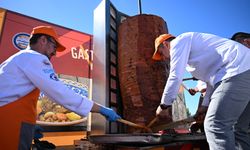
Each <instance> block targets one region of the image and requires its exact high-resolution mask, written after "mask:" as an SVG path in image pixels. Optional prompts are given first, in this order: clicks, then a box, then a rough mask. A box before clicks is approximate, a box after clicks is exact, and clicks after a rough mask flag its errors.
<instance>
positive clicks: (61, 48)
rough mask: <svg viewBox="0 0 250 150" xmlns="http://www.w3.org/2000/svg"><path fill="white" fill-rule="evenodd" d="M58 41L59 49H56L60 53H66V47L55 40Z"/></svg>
mask: <svg viewBox="0 0 250 150" xmlns="http://www.w3.org/2000/svg"><path fill="white" fill-rule="evenodd" d="M55 40H56V43H57V45H58V46H57V48H56V51H58V52H62V51H64V50H65V49H66V47H65V46H63V45H62V44H61V43H60V42H59V40H58V39H55Z"/></svg>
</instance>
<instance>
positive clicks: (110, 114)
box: [100, 107, 121, 122]
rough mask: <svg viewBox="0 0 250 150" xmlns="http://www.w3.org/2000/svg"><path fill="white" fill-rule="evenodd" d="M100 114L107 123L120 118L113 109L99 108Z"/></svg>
mask: <svg viewBox="0 0 250 150" xmlns="http://www.w3.org/2000/svg"><path fill="white" fill-rule="evenodd" d="M100 113H101V114H102V115H103V116H105V117H106V119H107V120H108V121H111V122H113V121H116V120H117V119H120V118H121V116H119V115H118V114H117V113H116V112H115V111H114V110H113V109H110V108H107V107H101V108H100Z"/></svg>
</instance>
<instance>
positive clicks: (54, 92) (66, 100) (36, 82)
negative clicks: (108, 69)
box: [0, 50, 93, 116]
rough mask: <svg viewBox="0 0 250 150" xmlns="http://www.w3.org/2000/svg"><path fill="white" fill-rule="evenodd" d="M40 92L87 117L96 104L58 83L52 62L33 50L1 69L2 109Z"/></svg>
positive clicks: (11, 58)
mask: <svg viewBox="0 0 250 150" xmlns="http://www.w3.org/2000/svg"><path fill="white" fill-rule="evenodd" d="M36 87H37V88H39V89H40V90H41V91H43V92H44V93H45V94H46V95H47V96H48V97H50V98H51V99H53V100H54V101H55V102H56V103H58V104H60V105H62V106H64V107H65V108H67V109H69V110H71V111H74V112H76V113H78V114H79V115H82V116H86V115H87V114H88V113H89V112H90V110H91V108H92V106H93V101H90V100H89V99H88V98H86V97H82V96H80V95H77V94H76V93H75V92H74V91H73V90H71V89H69V88H68V87H67V86H66V85H64V84H63V82H62V81H60V80H58V78H57V76H56V74H55V72H54V69H53V66H52V64H51V63H50V61H49V59H48V58H47V57H46V56H45V55H42V54H40V53H38V52H36V51H33V50H22V51H20V52H18V53H16V54H15V55H13V56H11V57H10V58H8V59H7V60H6V61H5V62H3V63H2V64H1V65H0V89H1V90H0V107H1V106H4V105H6V104H8V103H11V102H13V101H15V100H17V99H19V98H20V97H23V96H25V95H26V94H28V93H30V92H31V91H32V90H33V89H35V88H36Z"/></svg>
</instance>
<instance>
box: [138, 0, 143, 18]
mask: <svg viewBox="0 0 250 150" xmlns="http://www.w3.org/2000/svg"><path fill="white" fill-rule="evenodd" d="M138 9H139V14H140V15H141V14H142V10H141V0H138Z"/></svg>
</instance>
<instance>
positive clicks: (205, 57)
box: [161, 32, 250, 106]
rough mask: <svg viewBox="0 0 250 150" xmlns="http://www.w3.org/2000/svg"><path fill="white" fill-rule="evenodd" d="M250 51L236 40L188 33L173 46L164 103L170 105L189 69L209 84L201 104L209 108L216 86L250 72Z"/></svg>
mask: <svg viewBox="0 0 250 150" xmlns="http://www.w3.org/2000/svg"><path fill="white" fill-rule="evenodd" d="M249 58H250V50H249V49H248V48H247V47H245V46H243V45H242V44H239V43H237V42H235V41H232V40H229V39H226V38H222V37H219V36H216V35H212V34H207V33H196V32H188V33H183V34H181V35H179V36H177V37H176V38H175V39H174V40H172V41H171V43H170V74H169V78H168V80H167V83H166V86H165V89H164V92H163V95H162V99H161V103H164V104H167V105H171V104H172V102H173V101H174V100H175V99H176V95H177V93H178V90H179V86H180V85H181V83H182V78H183V75H184V72H185V68H186V67H187V68H188V69H187V71H189V72H190V73H191V74H192V75H193V76H194V77H195V78H197V79H199V80H202V81H204V82H206V83H207V90H206V96H205V98H204V101H203V103H202V105H203V106H208V104H209V100H210V97H211V94H212V93H213V87H214V85H215V84H216V83H218V82H219V81H222V80H223V79H226V78H229V77H232V76H235V75H237V74H240V73H242V72H244V71H247V70H249V69H250V61H249Z"/></svg>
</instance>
